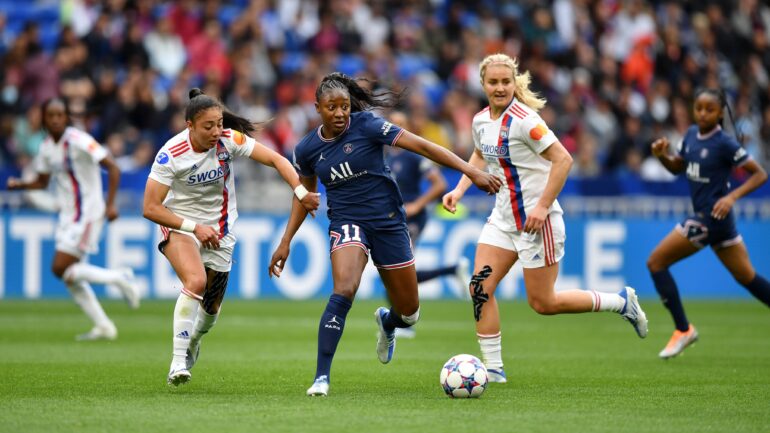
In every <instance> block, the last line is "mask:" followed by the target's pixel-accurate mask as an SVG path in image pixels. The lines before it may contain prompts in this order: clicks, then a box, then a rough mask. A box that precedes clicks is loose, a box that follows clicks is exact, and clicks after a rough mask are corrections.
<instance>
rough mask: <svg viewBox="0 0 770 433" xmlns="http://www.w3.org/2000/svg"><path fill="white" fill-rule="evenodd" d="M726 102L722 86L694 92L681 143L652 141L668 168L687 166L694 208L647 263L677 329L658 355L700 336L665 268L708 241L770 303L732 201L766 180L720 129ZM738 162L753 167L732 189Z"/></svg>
mask: <svg viewBox="0 0 770 433" xmlns="http://www.w3.org/2000/svg"><path fill="white" fill-rule="evenodd" d="M724 107H727V108H728V114H729V106H728V105H727V101H726V100H725V97H724V94H723V93H722V92H721V91H720V90H714V89H703V90H700V91H698V92H697V93H696V95H695V103H694V106H693V116H694V117H695V125H693V126H691V127H690V129H688V130H687V133H686V134H685V136H684V139H683V140H682V143H681V145H680V147H679V148H678V149H677V151H676V152H675V153H674V154H673V155H671V154H670V153H669V150H668V147H669V142H668V140H667V139H666V138H659V139H657V140H655V141H654V142H653V143H652V154H653V155H655V157H657V158H658V159H659V160H660V162H661V163H662V164H663V166H664V167H666V169H667V170H668V171H670V172H671V173H674V174H678V173H682V172H686V175H687V180H688V181H689V184H690V197H691V198H692V206H693V210H694V211H695V214H694V215H691V216H689V217H687V218H686V219H685V220H684V221H682V222H681V223H680V224H678V225H677V226H676V228H674V230H672V231H671V232H670V233H669V234H668V235H667V236H666V237H665V238H663V240H662V241H660V243H659V244H658V246H657V247H655V250H653V252H652V254H650V257H649V259H647V268H648V269H649V270H650V275H652V280H653V281H654V282H655V289H656V290H657V291H658V293H659V294H660V297H661V299H662V300H663V305H665V306H666V308H667V309H668V310H669V312H670V313H671V316H672V317H673V319H674V325H675V327H676V329H675V330H674V334H673V335H672V336H671V339H670V340H669V341H668V344H666V347H664V348H663V350H661V351H660V353H659V354H658V356H660V357H661V358H663V359H668V358H671V357H674V356H676V355H679V354H680V353H682V351H684V349H686V348H687V346H689V345H691V344H692V343H694V342H695V341H696V340H697V339H698V331H697V330H696V329H695V327H694V326H693V325H692V324H691V323H690V322H689V321H688V320H687V316H685V313H684V307H683V306H682V301H681V299H680V298H679V290H678V289H677V287H676V282H675V281H674V278H673V277H672V276H671V272H669V270H668V268H669V267H670V266H671V265H673V264H674V263H676V262H678V261H680V260H682V259H684V258H686V257H689V256H690V255H692V254H694V253H696V252H698V251H700V250H701V249H702V248H703V247H705V246H707V245H708V246H711V248H712V249H713V250H714V253H716V255H717V257H718V258H719V260H720V261H721V262H722V264H724V265H725V267H726V268H727V270H728V271H730V273H731V274H732V275H733V277H734V278H735V279H736V280H737V281H738V283H740V284H741V285H742V286H743V287H745V288H746V289H747V290H748V291H749V292H750V293H751V294H752V295H754V297H756V298H757V299H759V300H760V301H762V302H763V303H764V304H765V305H767V306H770V283H768V281H767V280H766V279H764V278H763V277H762V276H761V275H759V274H757V273H756V272H755V271H754V267H753V266H752V265H751V261H750V260H749V253H748V251H747V250H746V245H745V244H744V243H743V238H741V235H740V234H739V233H738V230H737V229H736V227H735V215H734V214H733V211H732V207H733V205H734V204H735V202H736V201H737V200H738V199H739V198H741V197H743V196H745V195H746V194H748V193H750V192H751V191H754V190H755V189H757V188H758V187H759V186H760V185H762V184H763V183H765V181H766V180H767V173H766V172H765V171H764V170H763V169H762V167H761V166H760V165H759V164H757V162H756V161H754V160H753V159H751V158H750V157H749V155H748V154H747V153H746V151H745V150H744V149H743V148H742V147H741V145H740V143H738V141H736V140H735V139H734V138H733V137H731V136H729V135H727V134H725V133H724V131H722V127H721V123H722V120H723V117H724V112H723V108H724ZM738 166H740V167H742V168H743V169H744V170H746V171H748V172H749V173H751V176H750V177H749V178H748V179H746V182H744V183H743V185H741V186H739V187H738V188H735V189H734V190H732V191H729V189H730V182H729V177H730V172H731V171H732V169H733V167H738Z"/></svg>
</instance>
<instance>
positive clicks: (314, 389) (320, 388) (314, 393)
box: [306, 375, 329, 397]
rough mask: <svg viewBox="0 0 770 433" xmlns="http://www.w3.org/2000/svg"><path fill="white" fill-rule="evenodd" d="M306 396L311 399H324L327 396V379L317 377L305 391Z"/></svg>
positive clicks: (325, 377)
mask: <svg viewBox="0 0 770 433" xmlns="http://www.w3.org/2000/svg"><path fill="white" fill-rule="evenodd" d="M306 394H307V395H309V396H311V397H326V396H327V395H329V377H328V376H326V375H323V376H318V378H316V380H315V382H313V385H311V386H310V388H308V389H307V392H306Z"/></svg>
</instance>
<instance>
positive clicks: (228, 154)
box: [150, 129, 256, 239]
mask: <svg viewBox="0 0 770 433" xmlns="http://www.w3.org/2000/svg"><path fill="white" fill-rule="evenodd" d="M255 143H256V140H254V139H253V138H251V137H249V136H247V135H244V134H242V133H240V132H238V131H234V130H231V129H225V130H224V131H223V132H222V137H221V138H220V139H219V141H218V142H217V145H216V146H214V147H213V148H211V149H209V150H208V151H206V152H196V151H195V150H193V148H192V146H191V144H190V134H189V130H187V129H185V130H184V131H182V132H180V133H179V134H177V135H176V136H174V138H172V139H171V140H168V141H167V142H166V144H164V145H163V147H162V148H161V149H160V151H158V154H157V156H156V157H155V162H154V163H153V164H152V169H151V170H150V179H153V180H155V181H157V182H160V183H162V184H163V185H166V186H168V187H170V188H171V189H170V190H169V192H168V194H167V195H166V199H165V200H164V201H163V205H164V206H166V207H167V208H168V209H169V210H171V212H174V213H175V214H177V215H179V216H180V217H182V218H188V219H190V220H192V221H195V222H196V223H198V224H205V225H208V226H211V227H213V228H215V229H216V230H218V231H219V238H220V239H221V238H223V237H225V235H227V234H228V233H229V232H230V231H231V230H232V227H233V224H235V220H236V219H237V218H238V210H237V207H236V200H235V180H234V176H235V173H234V171H233V157H234V156H239V157H240V156H246V157H248V156H249V155H251V151H252V150H253V149H254V145H255Z"/></svg>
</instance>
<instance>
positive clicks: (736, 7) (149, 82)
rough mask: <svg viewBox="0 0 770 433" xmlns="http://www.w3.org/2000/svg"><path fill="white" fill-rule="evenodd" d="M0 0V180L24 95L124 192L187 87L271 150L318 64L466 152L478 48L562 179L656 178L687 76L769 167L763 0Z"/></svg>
mask: <svg viewBox="0 0 770 433" xmlns="http://www.w3.org/2000/svg"><path fill="white" fill-rule="evenodd" d="M0 6H2V7H0V59H1V60H0V65H2V66H0V83H1V85H0V89H1V91H0V178H5V177H7V176H8V175H9V174H15V173H18V172H19V171H20V170H22V169H23V168H24V167H26V166H28V165H29V162H30V160H31V158H33V157H34V156H35V154H36V152H37V150H38V147H39V145H40V142H41V141H42V139H43V137H44V133H43V131H42V129H41V118H40V109H39V108H40V104H41V103H42V102H43V101H45V100H46V99H47V98H50V97H52V96H55V95H59V94H60V95H63V96H64V97H66V98H67V99H68V101H69V102H70V105H71V110H72V113H71V115H72V118H73V119H74V121H75V122H76V123H77V124H78V125H79V126H81V127H83V128H84V129H86V130H88V131H89V132H91V133H92V134H93V135H94V136H95V137H96V138H97V139H98V140H100V141H101V142H103V143H105V144H106V145H107V146H108V148H109V149H110V151H111V152H112V153H113V156H114V157H115V158H116V160H117V162H118V164H119V166H120V167H121V169H122V170H123V171H124V173H126V174H127V175H129V178H130V174H131V173H135V174H136V175H137V178H138V179H141V181H137V182H136V183H137V184H138V185H139V188H141V187H142V186H143V185H144V180H145V179H146V176H147V173H148V169H149V165H150V164H151V162H152V158H153V157H154V155H155V153H156V151H157V150H158V149H159V148H160V146H161V145H162V144H163V142H164V138H163V137H168V136H169V135H170V134H171V131H178V130H181V129H182V128H183V127H184V116H183V113H182V111H183V107H184V106H185V103H186V97H187V96H186V95H187V91H188V89H190V88H191V87H195V86H197V87H201V88H202V89H203V90H204V91H205V92H206V94H208V95H212V96H216V97H218V98H220V99H221V100H222V101H223V102H225V103H226V104H227V105H228V106H229V107H230V108H231V109H233V110H234V111H236V112H238V113H239V114H241V115H244V116H245V117H248V118H250V119H252V120H254V121H257V122H266V123H264V124H263V125H262V129H261V130H260V131H259V133H258V134H257V137H256V138H257V139H258V140H259V141H261V142H262V143H264V144H266V145H268V146H270V147H272V148H274V149H276V150H278V151H280V152H281V153H283V154H285V155H287V156H288V155H290V154H291V151H292V148H293V146H294V145H295V144H296V143H297V141H298V140H299V139H300V138H301V137H302V136H303V135H304V134H305V133H306V132H307V131H308V130H309V128H311V127H313V126H315V125H318V123H319V118H318V115H317V114H316V112H315V108H314V102H315V95H314V92H315V86H316V84H317V83H318V82H319V81H320V79H321V78H322V77H323V76H324V75H325V74H327V73H328V72H330V71H333V70H339V71H342V72H345V73H347V74H349V75H352V76H364V77H369V78H371V79H373V80H376V86H381V87H383V88H389V89H396V90H403V89H406V92H405V97H404V103H403V105H404V106H403V107H400V108H402V109H403V110H404V111H405V112H407V113H408V118H409V124H408V125H403V126H404V127H406V128H407V129H409V130H410V131H413V132H415V133H417V134H419V135H421V136H423V137H425V138H427V139H429V140H431V141H433V142H436V143H439V144H441V145H442V146H445V147H447V148H450V149H452V150H453V151H454V152H456V153H457V154H458V155H460V156H461V157H463V158H467V157H468V156H469V155H470V152H471V150H472V147H473V143H472V139H471V132H470V128H471V120H472V117H473V115H474V113H476V112H477V111H479V110H480V109H481V108H482V107H483V105H482V104H483V103H484V94H483V92H482V89H481V86H480V83H479V71H478V64H479V61H480V60H481V59H482V58H483V57H484V56H485V55H487V54H490V53H493V52H505V53H507V54H509V55H512V56H517V57H519V59H520V63H521V67H522V69H524V70H529V71H531V73H532V75H533V86H532V87H533V89H534V90H536V91H538V92H540V93H541V94H542V95H543V96H545V97H546V98H547V100H548V105H547V106H546V108H545V109H544V110H543V111H542V112H541V115H542V117H543V119H544V120H545V121H546V122H547V124H548V125H550V126H551V127H552V128H553V129H554V132H555V133H556V135H557V136H558V137H559V139H560V140H561V142H562V143H563V144H564V145H565V147H566V148H567V149H568V150H569V151H570V152H571V153H572V154H573V156H574V159H575V165H574V169H573V172H572V174H571V176H573V177H575V178H591V177H597V176H608V175H610V176H619V177H634V178H640V179H648V180H667V179H670V178H671V177H670V176H671V175H669V174H668V173H667V172H666V171H665V170H664V169H663V167H662V166H661V165H660V164H659V163H658V162H657V161H656V160H655V158H652V157H651V156H650V150H649V148H650V143H651V142H652V141H653V139H654V138H657V137H660V136H667V137H669V140H671V141H672V142H678V141H679V140H680V139H681V137H682V134H683V133H684V131H685V130H686V129H687V127H688V126H689V125H690V124H691V116H690V112H689V108H688V107H691V105H692V99H693V94H694V91H695V90H696V89H697V88H698V87H702V86H705V87H713V88H717V87H719V88H722V89H724V90H725V92H726V94H727V96H728V100H729V101H730V105H731V108H732V115H733V116H734V118H735V124H736V125H737V129H738V130H739V132H740V133H741V134H742V137H743V145H744V146H745V148H746V150H747V151H748V152H749V153H750V154H751V155H752V156H753V157H754V158H755V159H757V160H758V161H759V162H760V163H761V164H762V165H763V166H764V167H765V168H770V163H769V162H770V75H769V72H770V48H768V47H769V46H770V7H768V5H767V4H765V3H763V2H760V1H758V0H735V1H729V0H722V1H716V0H705V1H696V0H690V1H649V2H648V1H642V0H552V1H547V2H544V1H541V0H522V1H519V2H499V1H493V0H477V1H451V0H423V1H420V0H400V1H397V0H395V1H394V0H380V1H377V0H374V1H362V0H281V1H269V0H233V1H229V2H219V1H215V0H181V1H176V2H170V1H160V0H105V1H95V0H69V1H63V2H53V1H47V0H39V1H36V2H33V3H21V2H16V1H13V0H0ZM725 127H726V128H727V129H731V128H732V124H731V123H730V122H729V121H726V122H725ZM246 171H247V172H248V174H244V175H243V176H241V179H242V180H241V183H242V184H243V182H244V181H245V182H248V185H249V191H248V192H246V193H245V195H247V196H248V194H254V197H261V200H248V199H245V200H244V202H247V201H248V202H253V203H255V204H256V205H257V206H259V204H260V203H262V204H263V205H265V204H267V206H272V203H273V202H272V200H270V197H271V194H272V191H273V190H274V189H275V188H274V186H275V185H276V183H279V182H280V179H278V178H277V177H276V175H275V173H274V172H273V171H272V170H263V169H260V168H258V167H253V166H250V167H249V169H248V170H246ZM240 173H244V170H241V172H240ZM2 174H4V176H3V175H2ZM127 182H128V187H129V188H130V180H129V181H127ZM239 194H241V193H240V192H239Z"/></svg>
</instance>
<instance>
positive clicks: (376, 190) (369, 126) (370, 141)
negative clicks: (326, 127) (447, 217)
mask: <svg viewBox="0 0 770 433" xmlns="http://www.w3.org/2000/svg"><path fill="white" fill-rule="evenodd" d="M401 133H402V130H401V128H399V127H398V126H396V125H394V124H392V123H390V122H388V121H386V120H385V119H383V118H381V117H377V116H375V115H374V114H372V113H370V112H368V111H362V112H357V113H351V114H350V121H349V122H348V126H347V128H346V129H345V131H343V132H342V133H341V134H340V135H338V136H337V137H335V138H332V139H325V138H323V137H322V136H321V127H320V126H319V127H318V128H317V129H315V130H313V131H311V132H310V133H308V134H307V135H306V136H305V137H304V138H302V140H301V141H300V142H299V144H297V147H296V148H295V149H294V166H295V167H296V168H297V171H298V172H299V174H300V175H302V176H318V179H319V180H320V181H321V183H322V184H323V185H324V187H326V196H327V204H328V208H329V211H328V216H329V220H330V221H331V222H332V223H334V222H335V221H339V220H352V221H358V222H360V223H370V224H371V225H372V227H382V228H386V227H388V226H395V225H403V224H404V222H405V219H406V217H405V214H404V207H403V200H402V199H401V193H400V192H399V190H398V186H397V185H396V182H395V180H393V178H392V177H391V174H390V169H389V168H388V166H387V165H386V164H385V155H384V149H383V146H386V145H393V144H394V143H395V142H396V141H397V140H398V137H399V136H400V135H401Z"/></svg>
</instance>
